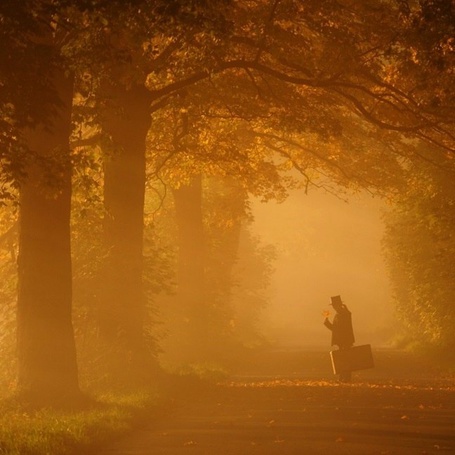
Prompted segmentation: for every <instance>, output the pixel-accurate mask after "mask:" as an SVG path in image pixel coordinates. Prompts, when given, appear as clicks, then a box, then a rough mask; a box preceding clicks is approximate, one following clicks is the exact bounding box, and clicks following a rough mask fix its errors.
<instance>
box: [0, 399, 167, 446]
mask: <svg viewBox="0 0 455 455" xmlns="http://www.w3.org/2000/svg"><path fill="white" fill-rule="evenodd" d="M157 406H158V393H157V392H152V391H140V392H137V391H136V392H130V393H119V392H117V393H111V394H110V395H104V396H97V397H96V398H95V400H94V401H93V404H91V405H90V406H88V407H86V408H85V409H83V410H77V411H63V410H55V409H40V410H30V409H27V408H26V407H24V406H23V405H21V404H19V403H14V402H12V401H11V400H3V401H0V454H1V455H4V454H8V455H44V454H52V455H66V454H80V453H90V452H91V451H92V450H94V448H95V447H96V446H97V445H100V444H102V443H103V442H106V441H108V440H110V439H111V438H112V437H114V436H118V435H120V434H122V433H124V432H127V431H128V430H129V429H131V428H132V426H133V425H134V422H135V420H136V419H137V418H138V417H139V416H143V415H144V413H145V412H146V411H148V410H151V409H153V408H154V407H155V408H156V407H157ZM93 453H96V452H95V451H94V452H93Z"/></svg>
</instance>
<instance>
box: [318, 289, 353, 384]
mask: <svg viewBox="0 0 455 455" xmlns="http://www.w3.org/2000/svg"><path fill="white" fill-rule="evenodd" d="M331 301H332V303H331V304H330V305H332V307H333V309H334V310H335V312H336V313H335V316H334V318H333V321H332V322H330V321H329V318H328V317H326V318H325V320H324V325H325V326H326V327H327V328H328V329H329V330H331V331H332V346H338V349H340V350H346V349H349V348H351V347H352V346H353V344H354V342H355V339H354V330H353V329H352V317H351V312H350V311H349V310H348V308H347V306H346V305H345V304H344V303H343V302H342V301H341V297H340V296H339V295H336V296H334V297H331ZM350 380H351V372H350V371H345V372H342V373H340V381H342V382H349V381H350Z"/></svg>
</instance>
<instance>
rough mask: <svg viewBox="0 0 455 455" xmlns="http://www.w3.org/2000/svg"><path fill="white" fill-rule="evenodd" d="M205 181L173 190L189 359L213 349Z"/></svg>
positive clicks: (180, 296)
mask: <svg viewBox="0 0 455 455" xmlns="http://www.w3.org/2000/svg"><path fill="white" fill-rule="evenodd" d="M201 180H202V179H201V176H197V177H194V178H193V179H192V181H191V182H190V184H189V185H184V186H181V187H180V188H178V189H176V190H174V192H173V194H174V202H175V211H176V220H177V226H178V245H179V258H178V296H177V298H178V302H179V304H180V305H181V308H182V313H181V314H182V329H181V330H182V332H183V333H182V351H185V356H186V357H187V359H188V360H200V359H201V358H204V357H205V356H206V354H207V350H208V348H209V346H208V344H209V340H208V334H209V321H210V314H209V313H210V310H209V306H208V305H207V301H206V295H205V259H206V252H205V238H204V229H203V219H202V183H201Z"/></svg>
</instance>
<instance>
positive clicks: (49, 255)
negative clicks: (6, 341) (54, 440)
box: [17, 72, 79, 402]
mask: <svg viewBox="0 0 455 455" xmlns="http://www.w3.org/2000/svg"><path fill="white" fill-rule="evenodd" d="M52 76H53V81H54V83H55V86H56V89H57V90H58V94H59V96H60V99H61V101H62V102H63V105H62V106H61V107H60V109H59V113H58V114H59V115H58V116H56V118H55V121H54V123H53V125H52V127H51V128H50V129H48V128H45V127H44V126H38V127H36V128H35V129H33V130H30V131H28V132H27V135H26V137H27V139H28V146H29V148H30V150H31V153H34V154H35V157H36V159H35V157H33V158H31V159H30V162H29V165H28V167H27V176H26V178H25V179H24V181H23V182H22V184H21V188H20V224H19V226H20V234H19V257H18V280H19V284H18V301H17V339H18V389H19V391H21V392H22V393H25V394H26V395H28V396H29V397H31V398H32V399H40V400H43V401H45V402H47V401H52V400H54V399H58V400H61V399H69V398H73V397H74V396H77V395H78V394H79V386H78V371H77V361H76V348H75V341H74V333H73V326H72V315H71V310H72V271H71V246H70V210H71V164H70V151H69V135H70V131H71V106H72V97H73V83H72V80H71V79H68V78H66V77H65V75H64V74H63V72H59V73H58V74H53V75H52Z"/></svg>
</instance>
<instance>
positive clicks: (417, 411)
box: [96, 349, 455, 455]
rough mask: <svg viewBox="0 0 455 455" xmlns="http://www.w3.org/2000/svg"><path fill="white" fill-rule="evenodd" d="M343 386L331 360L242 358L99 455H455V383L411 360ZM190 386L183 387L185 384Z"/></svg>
mask: <svg viewBox="0 0 455 455" xmlns="http://www.w3.org/2000/svg"><path fill="white" fill-rule="evenodd" d="M374 357H375V368H374V369H371V370H365V371H360V372H356V373H354V375H353V381H352V382H351V383H349V384H340V383H338V382H337V381H336V378H335V377H334V376H333V374H332V372H331V365H330V360H329V357H328V353H327V352H323V351H318V350H298V349H283V350H274V351H267V352H265V351H264V352H261V353H256V354H255V355H254V356H253V355H252V356H250V357H245V358H243V359H238V361H237V362H236V363H237V365H236V367H235V368H234V367H233V368H232V375H231V376H230V377H229V378H227V379H224V380H222V381H220V382H218V383H216V384H211V385H205V386H203V385H201V384H199V385H195V384H193V385H192V386H189V387H183V385H181V386H178V385H176V384H174V385H173V387H172V389H173V390H172V394H171V396H172V400H170V401H169V403H168V404H167V406H166V407H165V408H166V409H165V410H163V412H162V413H161V414H160V415H159V416H156V415H155V416H154V417H153V418H151V419H150V420H148V421H143V422H142V423H141V425H140V426H138V427H137V428H136V429H135V430H134V431H133V432H131V433H130V434H128V435H126V436H122V437H121V438H119V439H118V440H114V441H111V442H110V443H109V445H107V446H105V447H102V448H98V449H97V452H96V453H97V455H126V454H128V455H133V454H134V455H148V454H150V455H151V454H154V455H161V454H163V455H164V454H169V455H180V454H191V455H202V454H204V455H212V454H213V455H225V454H226V455H228V454H232V455H243V454H245V455H246V454H248V455H250V454H261V455H268V454H280V455H285V454H295V455H303V454H304V455H317V454H321V455H322V454H323V455H328V454H331V455H339V454H340V455H341V454H349V455H369V454H378V455H402V454H403V455H408V454H409V455H411V454H412V455H423V454H449V453H450V454H452V453H453V454H455V377H454V375H453V373H452V374H448V373H444V372H441V371H438V370H437V369H436V368H435V367H433V366H431V365H430V364H428V363H425V362H424V361H422V360H419V359H417V358H415V357H413V356H412V355H411V354H409V353H404V352H399V351H389V350H378V351H375V352H374ZM182 384H183V382H182Z"/></svg>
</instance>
